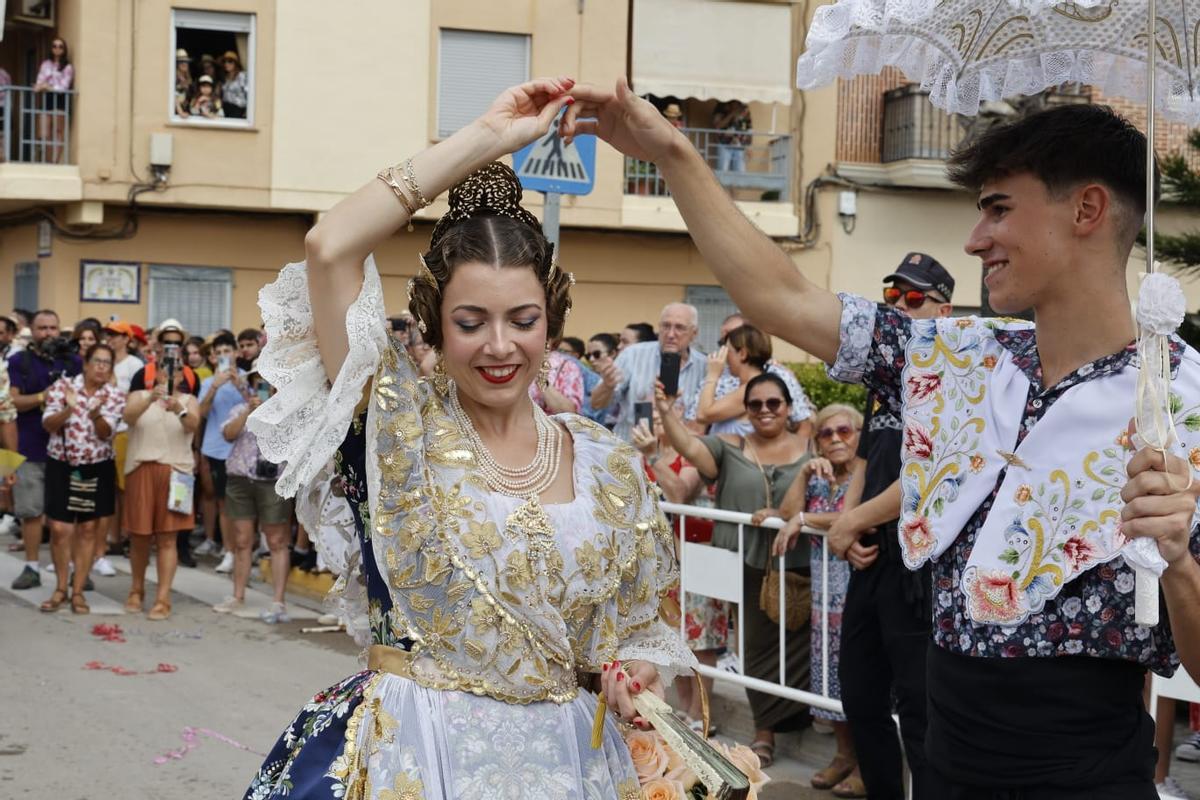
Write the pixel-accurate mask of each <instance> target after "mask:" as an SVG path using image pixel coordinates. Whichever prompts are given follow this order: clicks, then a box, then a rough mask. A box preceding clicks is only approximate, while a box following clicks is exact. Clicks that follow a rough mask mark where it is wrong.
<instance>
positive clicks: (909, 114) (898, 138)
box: [881, 84, 964, 164]
mask: <svg viewBox="0 0 1200 800" xmlns="http://www.w3.org/2000/svg"><path fill="white" fill-rule="evenodd" d="M963 135H964V129H963V126H962V124H961V123H960V121H959V118H958V116H957V115H955V114H947V113H946V112H944V111H942V110H941V109H938V108H934V107H933V104H932V103H930V102H929V92H923V91H921V87H919V86H916V85H913V84H910V85H908V86H901V87H900V88H898V89H892V90H891V91H889V92H884V94H883V152H882V154H881V160H882V161H883V163H885V164H887V163H889V162H892V161H902V160H904V159H906V158H933V159H941V160H944V159H947V158H949V157H950V153H951V152H952V151H953V150H954V148H955V147H957V146H958V144H959V142H961V141H962V139H963Z"/></svg>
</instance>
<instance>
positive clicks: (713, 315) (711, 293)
mask: <svg viewBox="0 0 1200 800" xmlns="http://www.w3.org/2000/svg"><path fill="white" fill-rule="evenodd" d="M684 302H685V303H691V304H692V305H694V306H695V307H696V310H697V311H698V312H700V334H699V335H698V336H697V337H696V341H695V345H696V346H697V347H699V348H700V349H701V350H703V351H704V352H706V353H712V352H714V351H715V350H716V349H717V339H719V338H720V337H721V323H723V322H724V321H725V319H726V318H727V317H728V316H729V315H730V314H736V313H737V310H738V309H737V306H735V305H734V304H733V300H731V299H729V295H728V294H726V292H725V290H724V289H722V288H721V287H720V286H689V287H687V292H686V294H685V295H684Z"/></svg>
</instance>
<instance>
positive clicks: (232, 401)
mask: <svg viewBox="0 0 1200 800" xmlns="http://www.w3.org/2000/svg"><path fill="white" fill-rule="evenodd" d="M212 349H213V353H214V354H215V355H216V357H217V371H216V372H215V373H213V376H212V377H211V378H205V379H204V383H202V384H201V385H200V417H201V419H203V420H204V421H205V426H204V439H203V441H202V442H201V444H200V454H201V455H202V456H204V458H205V459H207V461H208V468H209V471H210V472H211V473H212V480H213V493H214V494H215V495H216V502H217V515H218V517H220V520H221V535H222V537H226V536H230V537H231V536H232V535H233V533H232V532H233V524H232V523H231V522H230V520H229V517H228V516H227V515H226V513H225V488H226V476H225V459H227V458H229V453H230V451H231V450H232V449H233V443H232V442H230V441H227V440H226V439H225V436H224V435H223V434H222V433H221V426H223V425H224V424H225V421H226V420H227V419H229V412H230V411H231V410H233V409H234V408H235V407H236V406H239V405H241V404H242V403H244V402H246V400H245V397H244V396H243V394H242V392H243V388H244V387H245V378H244V373H243V372H242V371H240V370H239V369H238V368H237V361H236V358H237V342H235V341H234V339H233V337H232V336H230V335H229V334H225V333H222V334H220V335H218V336H217V337H216V338H215V339H213V343H212ZM233 565H234V557H233V550H232V549H229V547H228V541H227V542H226V550H225V555H223V556H222V557H221V563H220V564H218V565H217V572H232V571H233Z"/></svg>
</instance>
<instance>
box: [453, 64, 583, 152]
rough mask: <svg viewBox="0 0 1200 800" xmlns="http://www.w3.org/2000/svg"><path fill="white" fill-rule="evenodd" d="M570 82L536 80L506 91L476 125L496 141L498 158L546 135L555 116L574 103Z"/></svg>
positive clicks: (567, 80) (572, 81)
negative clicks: (481, 127) (489, 133)
mask: <svg viewBox="0 0 1200 800" xmlns="http://www.w3.org/2000/svg"><path fill="white" fill-rule="evenodd" d="M574 85H575V81H574V79H572V78H537V79H535V80H532V81H528V82H526V83H522V84H521V85H520V86H513V87H512V88H511V89H505V90H504V92H503V93H501V95H500V96H499V97H497V98H496V99H495V101H493V102H492V105H491V107H490V108H488V110H487V111H485V112H483V116H481V117H480V118H479V119H478V120H477V122H478V123H479V124H480V125H482V126H483V127H484V128H485V129H486V130H488V131H490V132H491V133H492V134H493V135H494V136H495V137H496V150H497V151H498V153H500V154H504V155H507V154H508V153H513V152H516V151H517V150H520V149H521V148H522V147H524V146H525V145H527V144H529V143H530V142H532V141H533V140H534V139H537V138H538V137H539V136H543V135H545V133H546V132H547V131H549V130H550V126H551V125H553V124H554V118H555V117H556V116H558V112H559V111H560V110H561V109H562V108H563V107H564V106H567V105H570V104H571V103H573V102H575V101H574V99H573V98H572V97H571V96H570V95H569V94H568V92H569V91H570V90H571V87H572V86H574Z"/></svg>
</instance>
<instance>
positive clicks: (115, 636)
mask: <svg viewBox="0 0 1200 800" xmlns="http://www.w3.org/2000/svg"><path fill="white" fill-rule="evenodd" d="M124 634H125V631H123V630H121V626H120V625H106V624H104V623H99V624H96V625H93V626H92V636H99V637H100V638H101V639H103V640H104V641H106V642H124V641H125V635H124Z"/></svg>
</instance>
